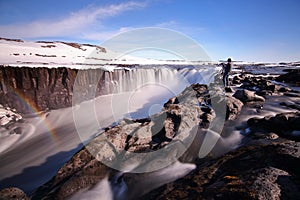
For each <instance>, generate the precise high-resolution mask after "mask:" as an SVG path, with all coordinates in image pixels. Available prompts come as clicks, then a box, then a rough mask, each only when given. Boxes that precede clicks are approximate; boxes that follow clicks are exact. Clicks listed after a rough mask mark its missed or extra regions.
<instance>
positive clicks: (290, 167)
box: [144, 140, 300, 199]
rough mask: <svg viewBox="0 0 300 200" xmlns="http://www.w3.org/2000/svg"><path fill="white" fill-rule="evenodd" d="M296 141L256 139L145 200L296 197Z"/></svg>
mask: <svg viewBox="0 0 300 200" xmlns="http://www.w3.org/2000/svg"><path fill="white" fill-rule="evenodd" d="M299 145H300V144H299V143H297V142H291V141H285V142H280V143H279V142H276V141H266V140H257V141H254V142H252V143H251V144H248V145H246V146H244V147H241V148H239V149H236V150H235V151H232V152H230V153H227V154H225V155H223V156H221V157H219V158H216V159H209V158H207V159H200V160H198V161H197V168H196V170H194V171H193V172H191V173H190V174H189V175H187V176H185V177H183V178H181V179H179V180H177V181H175V182H173V183H169V184H166V185H164V186H162V187H160V188H158V189H156V190H154V191H152V192H150V193H149V194H147V195H146V196H144V198H145V199H298V198H300V194H299V192H298V191H299V189H300V182H299V181H300V178H299V177H300V171H299V167H300V149H299V148H300V147H299Z"/></svg>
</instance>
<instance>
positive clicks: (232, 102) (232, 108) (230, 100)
mask: <svg viewBox="0 0 300 200" xmlns="http://www.w3.org/2000/svg"><path fill="white" fill-rule="evenodd" d="M226 99H227V102H226V105H227V106H226V107H227V108H226V110H227V112H226V120H233V119H235V118H236V116H237V115H238V114H239V113H240V112H241V110H242V107H243V103H242V102H241V101H240V100H238V99H236V98H235V97H233V96H226Z"/></svg>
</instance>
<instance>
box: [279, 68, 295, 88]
mask: <svg viewBox="0 0 300 200" xmlns="http://www.w3.org/2000/svg"><path fill="white" fill-rule="evenodd" d="M286 71H287V72H288V73H286V74H282V75H280V76H279V77H277V78H276V81H280V82H285V83H292V84H296V85H299V84H300V69H290V70H286Z"/></svg>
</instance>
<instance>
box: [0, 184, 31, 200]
mask: <svg viewBox="0 0 300 200" xmlns="http://www.w3.org/2000/svg"><path fill="white" fill-rule="evenodd" d="M0 199H1V200H15V199H19V200H29V198H28V197H27V195H26V194H25V193H24V192H23V191H22V190H20V189H19V188H15V187H10V188H5V189H3V190H0Z"/></svg>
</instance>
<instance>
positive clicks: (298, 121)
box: [247, 112, 300, 141]
mask: <svg viewBox="0 0 300 200" xmlns="http://www.w3.org/2000/svg"><path fill="white" fill-rule="evenodd" d="M247 124H248V125H249V126H250V129H251V131H252V132H254V133H255V132H263V133H269V132H274V133H276V134H278V135H279V136H281V137H284V138H287V139H291V140H295V141H300V135H298V134H295V133H296V132H294V131H298V130H300V113H298V112H295V113H294V112H289V113H280V114H277V115H275V116H267V117H264V118H251V119H249V120H248V121H247Z"/></svg>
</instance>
